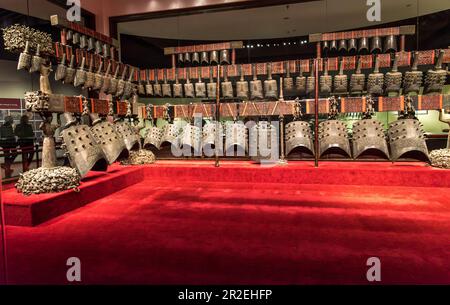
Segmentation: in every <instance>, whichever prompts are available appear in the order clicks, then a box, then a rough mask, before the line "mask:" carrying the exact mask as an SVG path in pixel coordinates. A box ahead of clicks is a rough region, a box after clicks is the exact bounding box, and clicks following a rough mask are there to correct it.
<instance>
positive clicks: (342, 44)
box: [338, 39, 347, 52]
mask: <svg viewBox="0 0 450 305" xmlns="http://www.w3.org/2000/svg"><path fill="white" fill-rule="evenodd" d="M338 51H339V52H347V40H345V39H341V40H340V41H339V49H338Z"/></svg>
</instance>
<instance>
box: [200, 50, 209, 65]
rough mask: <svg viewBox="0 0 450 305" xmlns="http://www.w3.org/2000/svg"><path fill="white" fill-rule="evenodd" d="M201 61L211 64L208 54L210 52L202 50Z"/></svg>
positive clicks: (204, 63)
mask: <svg viewBox="0 0 450 305" xmlns="http://www.w3.org/2000/svg"><path fill="white" fill-rule="evenodd" d="M200 61H201V62H200V63H201V64H202V65H209V56H208V52H202V53H201V54H200Z"/></svg>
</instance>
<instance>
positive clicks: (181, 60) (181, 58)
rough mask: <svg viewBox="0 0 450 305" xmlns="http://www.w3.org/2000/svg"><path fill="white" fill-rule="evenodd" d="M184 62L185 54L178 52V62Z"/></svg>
mask: <svg viewBox="0 0 450 305" xmlns="http://www.w3.org/2000/svg"><path fill="white" fill-rule="evenodd" d="M183 62H184V56H183V54H182V53H180V54H178V63H180V64H181V63H183Z"/></svg>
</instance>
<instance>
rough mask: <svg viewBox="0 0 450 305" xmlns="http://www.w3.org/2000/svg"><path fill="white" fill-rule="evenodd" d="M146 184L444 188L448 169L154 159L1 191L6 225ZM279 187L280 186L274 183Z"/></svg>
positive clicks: (29, 222)
mask: <svg viewBox="0 0 450 305" xmlns="http://www.w3.org/2000/svg"><path fill="white" fill-rule="evenodd" d="M144 179H146V180H161V179H163V180H170V181H172V184H173V187H177V185H178V184H180V183H185V182H192V181H196V182H202V181H207V182H210V181H217V182H233V183H239V182H245V183H282V184H321V185H367V186H392V187H394V186H404V187H439V188H442V187H445V188H447V187H450V171H446V170H441V169H436V168H432V167H430V166H428V165H426V164H423V163H395V164H392V163H387V162H379V163H378V162H370V163H368V162H321V163H320V166H319V167H318V168H315V167H314V166H313V163H312V162H290V163H289V164H288V165H284V166H260V165H259V164H255V163H253V162H243V161H236V162H233V161H224V162H222V163H221V166H220V167H219V168H216V167H214V166H213V162H211V161H160V162H158V164H156V165H150V166H141V167H123V166H119V165H114V166H112V167H110V168H109V169H108V172H104V173H103V172H91V173H90V174H89V175H88V176H87V177H86V178H84V179H83V182H82V184H81V186H80V188H79V189H80V192H75V191H66V192H62V193H58V194H42V195H32V196H28V197H27V196H23V195H22V194H19V193H17V192H16V190H15V189H9V190H6V191H4V192H3V194H2V197H3V202H4V204H5V210H6V215H7V217H6V221H7V224H9V225H15V226H35V225H38V224H41V223H43V222H45V221H48V220H50V219H52V218H55V217H57V216H60V215H62V214H64V213H67V212H70V211H72V210H74V209H77V208H79V207H81V206H84V205H86V204H88V203H90V202H93V201H95V200H98V199H101V198H103V197H105V196H108V195H111V194H113V193H114V192H117V191H120V190H122V189H124V188H127V187H129V186H132V185H134V184H136V183H139V182H141V181H143V180H144ZM279 187H282V185H280V186H279Z"/></svg>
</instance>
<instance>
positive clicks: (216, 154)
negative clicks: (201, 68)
mask: <svg viewBox="0 0 450 305" xmlns="http://www.w3.org/2000/svg"><path fill="white" fill-rule="evenodd" d="M220 110H221V109H220V63H218V64H217V80H216V143H215V145H214V154H215V164H214V166H215V167H220V157H219V148H220V147H222V145H219V141H221V140H222V135H220V134H219V131H220V130H221V129H220Z"/></svg>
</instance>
